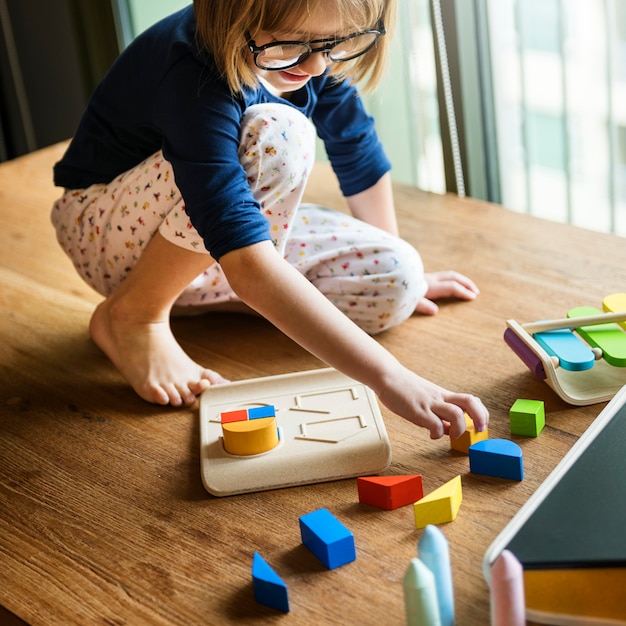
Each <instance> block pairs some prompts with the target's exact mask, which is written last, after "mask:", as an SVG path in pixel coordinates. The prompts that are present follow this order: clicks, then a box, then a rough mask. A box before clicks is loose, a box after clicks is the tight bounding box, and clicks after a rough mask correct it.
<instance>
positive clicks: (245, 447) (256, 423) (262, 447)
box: [222, 417, 278, 456]
mask: <svg viewBox="0 0 626 626" xmlns="http://www.w3.org/2000/svg"><path fill="white" fill-rule="evenodd" d="M222 435H223V436H224V449H225V450H226V452H228V453H229V454H235V455H237V456H250V455H252V454H261V453H263V452H268V451H269V450H271V449H272V448H275V447H276V446H277V445H278V427H277V426H276V418H275V417H262V418H259V419H254V420H242V421H239V422H229V423H225V424H222Z"/></svg>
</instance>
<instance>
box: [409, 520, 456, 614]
mask: <svg viewBox="0 0 626 626" xmlns="http://www.w3.org/2000/svg"><path fill="white" fill-rule="evenodd" d="M417 547H418V554H419V558H420V560H421V561H422V563H424V565H426V567H427V568H428V569H429V570H430V571H431V572H432V573H433V575H434V577H435V587H436V590H437V602H438V604H439V617H440V620H441V626H454V623H455V622H454V619H455V618H454V591H453V588H452V568H451V567H450V550H449V548H448V540H447V539H446V538H445V536H444V534H443V533H442V532H441V530H440V529H439V528H437V526H434V525H433V524H428V526H426V528H425V529H424V532H423V534H422V536H421V538H420V540H419V542H418V544H417Z"/></svg>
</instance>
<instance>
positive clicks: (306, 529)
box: [300, 509, 356, 569]
mask: <svg viewBox="0 0 626 626" xmlns="http://www.w3.org/2000/svg"><path fill="white" fill-rule="evenodd" d="M300 535H301V536H302V543H303V544H304V545H305V546H306V547H307V548H308V549H309V550H310V551H311V552H313V554H314V555H315V556H316V557H317V558H318V559H319V560H320V561H321V562H322V563H323V564H324V565H325V566H326V567H327V568H328V569H335V568H336V567H339V566H341V565H345V564H346V563H351V562H352V561H354V560H356V548H355V545H354V535H353V534H352V532H350V530H348V529H347V528H346V527H345V526H344V525H343V524H342V523H341V522H340V521H339V520H338V519H337V518H336V517H335V516H334V515H333V514H332V513H331V512H330V511H328V509H318V510H317V511H313V512H312V513H307V514H306V515H303V516H302V517H301V518H300Z"/></svg>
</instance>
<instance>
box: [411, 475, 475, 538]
mask: <svg viewBox="0 0 626 626" xmlns="http://www.w3.org/2000/svg"><path fill="white" fill-rule="evenodd" d="M462 499H463V493H462V490H461V477H460V476H457V477H456V478H453V479H452V480H450V481H448V482H447V483H446V484H445V485H442V486H441V487H439V488H438V489H435V491H431V493H429V494H428V495H426V496H424V497H423V498H422V499H421V500H418V501H417V502H416V503H415V504H414V505H413V510H414V514H415V528H424V527H425V526H428V524H445V523H446V522H451V521H453V520H454V519H455V518H456V514H457V513H458V511H459V507H460V506H461V500H462Z"/></svg>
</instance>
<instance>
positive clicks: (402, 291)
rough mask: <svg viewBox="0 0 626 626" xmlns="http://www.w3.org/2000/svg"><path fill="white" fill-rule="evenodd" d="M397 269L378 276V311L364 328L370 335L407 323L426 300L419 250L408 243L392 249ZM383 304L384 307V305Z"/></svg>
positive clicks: (400, 241)
mask: <svg viewBox="0 0 626 626" xmlns="http://www.w3.org/2000/svg"><path fill="white" fill-rule="evenodd" d="M390 254H392V256H393V260H394V266H393V268H392V269H390V270H389V271H388V272H387V273H386V274H381V275H379V276H378V280H379V284H380V286H381V289H380V294H379V298H382V299H383V302H379V303H378V304H377V305H376V306H375V308H374V311H376V309H378V312H377V313H375V315H374V316H373V317H372V318H371V319H370V320H369V321H368V322H367V327H364V330H366V331H367V332H368V333H370V334H376V333H379V332H382V331H385V330H388V329H389V328H392V327H394V326H397V325H398V324H401V323H402V322H404V321H406V320H407V319H408V318H409V317H411V315H412V314H413V313H414V312H415V308H416V307H417V303H418V302H419V301H420V300H421V299H422V298H423V297H424V295H425V294H426V290H427V288H428V286H427V284H426V280H425V278H424V266H423V264H422V259H421V257H420V255H419V253H418V252H417V250H416V249H415V248H414V247H413V246H411V245H409V244H408V243H407V242H405V241H402V240H398V241H397V242H396V245H395V246H394V247H393V250H392V251H390ZM381 305H382V306H381Z"/></svg>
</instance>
